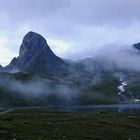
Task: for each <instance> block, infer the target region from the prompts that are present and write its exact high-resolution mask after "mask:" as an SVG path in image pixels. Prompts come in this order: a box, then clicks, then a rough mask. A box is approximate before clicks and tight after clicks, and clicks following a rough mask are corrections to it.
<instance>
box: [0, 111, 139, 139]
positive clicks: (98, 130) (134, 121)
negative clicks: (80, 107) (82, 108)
mask: <svg viewBox="0 0 140 140" xmlns="http://www.w3.org/2000/svg"><path fill="white" fill-rule="evenodd" d="M1 112H3V111H1ZM63 139H64V140H112V139H113V140H140V113H109V112H104V111H100V112H81V113H80V112H79V113H78V112H59V111H51V110H47V109H17V110H10V111H9V112H8V113H7V112H6V113H5V114H1V115H0V140H63Z"/></svg>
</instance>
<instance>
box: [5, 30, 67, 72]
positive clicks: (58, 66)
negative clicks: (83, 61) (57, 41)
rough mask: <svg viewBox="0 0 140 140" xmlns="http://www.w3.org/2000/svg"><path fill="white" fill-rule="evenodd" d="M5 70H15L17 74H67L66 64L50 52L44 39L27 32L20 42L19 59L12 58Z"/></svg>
mask: <svg viewBox="0 0 140 140" xmlns="http://www.w3.org/2000/svg"><path fill="white" fill-rule="evenodd" d="M5 69H6V70H7V71H10V70H11V69H16V70H18V71H19V72H33V73H49V74H64V73H66V72H67V63H66V62H65V61H64V60H62V59H61V58H59V57H57V56H56V55H55V54H54V53H53V52H52V50H51V49H50V47H49V46H48V44H47V42H46V40H45V38H43V37H42V36H41V35H39V34H37V33H35V32H29V33H27V34H26V35H25V37H24V39H23V41H22V44H21V47H20V51H19V57H17V58H14V59H13V60H12V61H11V63H10V64H9V65H8V66H7V67H6V68H5Z"/></svg>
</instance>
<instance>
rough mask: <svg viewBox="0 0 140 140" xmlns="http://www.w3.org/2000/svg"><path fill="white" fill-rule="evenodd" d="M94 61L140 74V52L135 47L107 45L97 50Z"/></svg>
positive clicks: (93, 57)
mask: <svg viewBox="0 0 140 140" xmlns="http://www.w3.org/2000/svg"><path fill="white" fill-rule="evenodd" d="M92 59H93V60H97V61H100V62H103V63H104V65H105V66H107V67H109V66H110V68H112V67H114V66H116V67H117V68H119V69H122V70H128V71H135V72H140V52H139V50H137V49H135V48H134V46H128V45H123V46H119V45H118V46H117V45H113V44H112V45H107V46H103V47H99V48H98V49H96V51H95V53H94V52H93V55H92Z"/></svg>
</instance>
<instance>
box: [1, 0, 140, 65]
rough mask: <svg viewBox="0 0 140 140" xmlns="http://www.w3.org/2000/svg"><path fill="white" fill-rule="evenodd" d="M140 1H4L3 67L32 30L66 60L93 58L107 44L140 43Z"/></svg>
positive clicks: (2, 27)
mask: <svg viewBox="0 0 140 140" xmlns="http://www.w3.org/2000/svg"><path fill="white" fill-rule="evenodd" d="M139 5H140V1H139V0H0V63H1V64H3V65H6V64H7V63H8V62H9V61H10V59H11V58H12V57H13V56H17V55H18V50H19V47H20V44H21V41H22V38H23V36H24V35H25V34H26V33H27V32H28V31H30V30H32V31H35V32H38V33H40V34H42V35H43V36H44V37H45V38H46V39H47V41H48V43H49V44H50V47H51V48H52V49H53V50H54V52H55V53H56V54H57V55H59V56H61V57H64V58H71V59H80V58H83V57H89V56H92V55H93V53H94V52H95V51H96V48H97V47H99V46H102V45H105V46H106V45H107V44H119V45H120V44H121V45H123V44H133V43H135V42H139V41H140V8H139Z"/></svg>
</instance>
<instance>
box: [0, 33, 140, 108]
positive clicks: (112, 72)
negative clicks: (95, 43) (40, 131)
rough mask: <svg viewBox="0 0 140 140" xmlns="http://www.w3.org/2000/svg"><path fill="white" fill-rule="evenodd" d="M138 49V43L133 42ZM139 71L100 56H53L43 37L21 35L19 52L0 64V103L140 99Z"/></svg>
mask: <svg viewBox="0 0 140 140" xmlns="http://www.w3.org/2000/svg"><path fill="white" fill-rule="evenodd" d="M133 48H134V49H137V50H138V51H139V50H140V43H137V44H134V45H133ZM139 75H140V72H135V71H130V70H126V69H125V70H124V69H120V68H118V67H117V66H116V65H115V64H113V65H108V64H106V63H105V62H104V60H98V59H92V58H86V59H83V60H79V61H76V62H73V61H68V60H65V59H62V58H60V57H58V56H56V55H55V54H54V53H53V52H52V50H51V49H50V47H49V46H48V44H47V42H46V40H45V38H43V37H42V36H41V35H39V34H38V33H35V32H29V33H27V34H26V35H25V37H24V39H23V41H22V44H21V46H20V51H19V56H18V57H17V58H13V59H12V61H11V62H10V64H9V65H7V66H6V67H2V66H1V65H0V103H1V104H2V105H3V104H6V105H15V106H18V105H20V106H23V105H26V106H28V105H31V106H32V105H48V104H114V103H140V76H139Z"/></svg>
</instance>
